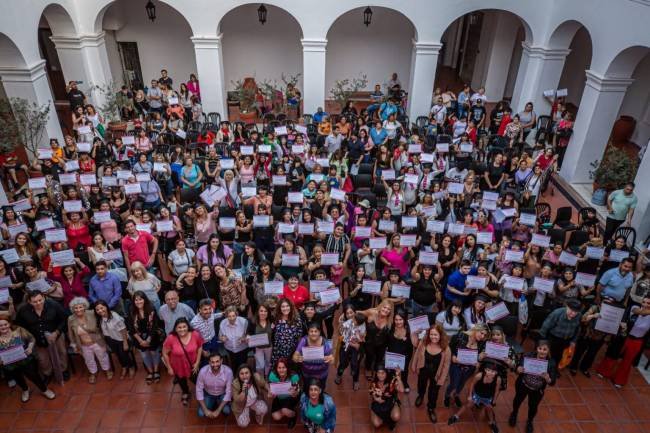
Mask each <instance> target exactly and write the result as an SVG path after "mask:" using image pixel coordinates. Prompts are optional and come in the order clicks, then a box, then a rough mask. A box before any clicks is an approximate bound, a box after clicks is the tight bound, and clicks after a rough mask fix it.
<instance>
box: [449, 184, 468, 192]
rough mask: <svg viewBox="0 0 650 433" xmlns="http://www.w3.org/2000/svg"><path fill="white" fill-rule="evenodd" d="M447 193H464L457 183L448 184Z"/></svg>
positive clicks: (461, 186) (461, 185) (460, 185)
mask: <svg viewBox="0 0 650 433" xmlns="http://www.w3.org/2000/svg"><path fill="white" fill-rule="evenodd" d="M447 191H448V192H449V194H462V193H463V192H465V189H464V186H463V184H462V183H459V182H449V183H448V184H447Z"/></svg>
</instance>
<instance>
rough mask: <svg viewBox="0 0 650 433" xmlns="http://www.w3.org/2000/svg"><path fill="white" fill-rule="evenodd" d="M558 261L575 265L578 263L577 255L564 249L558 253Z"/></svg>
mask: <svg viewBox="0 0 650 433" xmlns="http://www.w3.org/2000/svg"><path fill="white" fill-rule="evenodd" d="M560 263H563V264H565V265H569V266H575V265H576V264H577V263H578V256H576V255H574V254H571V253H568V252H566V251H562V253H561V254H560Z"/></svg>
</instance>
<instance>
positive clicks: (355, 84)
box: [330, 74, 368, 110]
mask: <svg viewBox="0 0 650 433" xmlns="http://www.w3.org/2000/svg"><path fill="white" fill-rule="evenodd" d="M367 84H368V77H367V76H366V75H365V74H362V75H360V76H359V77H358V78H353V79H349V78H346V79H344V80H336V81H335V82H334V87H333V88H332V89H330V94H331V95H332V98H333V99H334V101H336V103H337V104H338V105H339V109H340V110H342V109H343V107H345V104H347V102H348V101H349V100H350V98H351V97H352V96H353V95H354V94H355V93H357V92H358V91H360V90H361V89H365V87H366V85H367Z"/></svg>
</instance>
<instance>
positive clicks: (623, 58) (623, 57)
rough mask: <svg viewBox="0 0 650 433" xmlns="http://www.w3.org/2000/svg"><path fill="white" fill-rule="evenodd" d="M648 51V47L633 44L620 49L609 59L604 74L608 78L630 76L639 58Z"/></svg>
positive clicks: (649, 49)
mask: <svg viewBox="0 0 650 433" xmlns="http://www.w3.org/2000/svg"><path fill="white" fill-rule="evenodd" d="M649 52H650V47H646V46H642V45H635V46H632V47H627V48H625V49H624V50H622V51H620V52H619V53H618V54H616V56H615V57H614V58H613V59H612V60H611V62H610V63H609V66H608V67H607V71H605V74H606V76H607V77H608V78H630V77H631V76H632V73H633V72H634V69H635V68H636V67H637V65H638V64H639V62H640V61H641V59H643V57H645V55H646V54H648V53H649Z"/></svg>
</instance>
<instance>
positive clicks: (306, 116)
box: [302, 114, 314, 125]
mask: <svg viewBox="0 0 650 433" xmlns="http://www.w3.org/2000/svg"><path fill="white" fill-rule="evenodd" d="M302 120H303V121H304V122H305V125H311V124H313V123H314V116H312V115H311V114H303V115H302Z"/></svg>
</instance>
